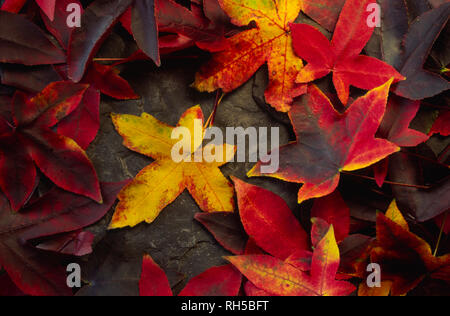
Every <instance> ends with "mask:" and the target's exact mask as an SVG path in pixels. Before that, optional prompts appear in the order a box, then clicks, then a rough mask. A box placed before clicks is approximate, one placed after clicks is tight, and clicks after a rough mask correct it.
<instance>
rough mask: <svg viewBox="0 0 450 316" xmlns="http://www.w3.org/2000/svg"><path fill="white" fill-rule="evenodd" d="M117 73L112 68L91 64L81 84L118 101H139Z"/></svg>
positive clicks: (117, 71)
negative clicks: (86, 84)
mask: <svg viewBox="0 0 450 316" xmlns="http://www.w3.org/2000/svg"><path fill="white" fill-rule="evenodd" d="M119 73H120V72H119V70H117V69H116V68H114V67H112V66H106V65H102V64H99V63H96V62H93V63H92V64H91V66H90V67H89V68H88V70H87V72H86V75H85V76H84V78H83V80H82V81H81V82H82V83H88V84H90V85H91V86H92V87H94V88H96V89H98V90H99V91H100V92H101V93H103V94H106V95H107V96H110V97H112V98H115V99H118V100H132V99H139V96H138V95H137V94H136V93H135V92H134V91H133V88H131V86H130V84H129V83H128V82H127V81H126V80H125V79H123V78H122V77H120V76H119Z"/></svg>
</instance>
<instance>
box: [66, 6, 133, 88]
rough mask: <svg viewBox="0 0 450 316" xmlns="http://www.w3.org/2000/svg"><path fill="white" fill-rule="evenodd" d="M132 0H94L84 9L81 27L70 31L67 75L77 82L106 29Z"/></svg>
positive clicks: (105, 33)
mask: <svg viewBox="0 0 450 316" xmlns="http://www.w3.org/2000/svg"><path fill="white" fill-rule="evenodd" d="M132 2H133V0H96V1H94V2H93V3H92V4H91V5H90V6H89V7H87V9H86V10H85V11H84V14H83V16H82V19H81V27H80V28H76V29H75V30H74V31H73V32H72V36H71V38H70V43H69V54H68V61H67V63H68V66H69V71H68V76H69V78H70V79H72V80H73V81H75V82H79V81H80V80H81V79H82V78H83V75H84V72H85V71H86V68H87V66H88V64H89V63H90V62H91V59H92V57H94V55H95V54H96V53H97V51H98V49H99V48H100V45H101V44H102V43H103V40H104V39H105V38H106V36H107V34H108V31H109V30H111V28H112V27H113V26H114V24H115V23H116V22H117V21H118V19H119V17H120V16H121V15H122V13H124V12H125V10H126V9H127V8H128V7H129V6H130V5H131V3H132Z"/></svg>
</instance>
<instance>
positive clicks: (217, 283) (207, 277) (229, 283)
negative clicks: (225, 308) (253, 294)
mask: <svg viewBox="0 0 450 316" xmlns="http://www.w3.org/2000/svg"><path fill="white" fill-rule="evenodd" d="M241 283H242V274H241V273H239V271H238V270H236V269H235V268H234V267H233V266H232V265H230V264H229V265H226V266H221V267H212V268H210V269H208V270H206V271H205V272H203V273H202V274H200V275H198V276H196V277H194V278H192V279H191V280H190V281H189V283H188V284H187V285H186V287H185V288H184V289H183V290H182V291H181V292H180V294H178V296H237V295H238V294H239V290H240V288H241Z"/></svg>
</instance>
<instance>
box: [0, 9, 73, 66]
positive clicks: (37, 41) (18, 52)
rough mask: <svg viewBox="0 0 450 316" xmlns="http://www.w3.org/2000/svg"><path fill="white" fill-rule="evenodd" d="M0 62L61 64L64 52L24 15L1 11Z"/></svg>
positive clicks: (29, 64)
mask: <svg viewBox="0 0 450 316" xmlns="http://www.w3.org/2000/svg"><path fill="white" fill-rule="evenodd" d="M0 47H1V48H2V49H1V50H0V62H3V63H13V64H23V65H27V66H32V65H46V64H59V63H64V62H65V61H66V57H65V55H64V53H63V52H62V51H61V50H60V49H59V48H57V47H56V46H55V45H53V44H52V42H50V40H48V39H47V37H46V36H45V34H44V33H43V32H42V31H41V30H40V29H39V28H38V27H37V26H36V25H35V24H33V23H32V22H30V21H28V20H27V19H26V18H24V17H23V16H20V15H17V14H14V13H9V12H5V11H0Z"/></svg>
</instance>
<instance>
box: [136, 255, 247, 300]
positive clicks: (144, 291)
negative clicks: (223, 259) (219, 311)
mask: <svg viewBox="0 0 450 316" xmlns="http://www.w3.org/2000/svg"><path fill="white" fill-rule="evenodd" d="M241 283H242V275H241V274H240V273H239V271H237V270H236V269H235V268H234V267H233V266H231V265H226V266H221V267H212V268H210V269H208V270H207V271H205V272H203V273H201V274H200V275H198V276H196V277H194V278H192V279H191V280H190V281H189V282H188V284H187V285H186V286H185V288H184V289H183V290H182V291H181V292H180V294H179V296H203V297H204V296H237V295H238V294H239V290H240V288H241ZM139 292H140V295H141V296H172V295H173V294H172V289H171V288H170V284H169V281H168V280H167V276H166V274H165V273H164V271H163V270H162V269H161V268H160V267H159V266H158V264H156V263H155V261H153V259H152V258H151V257H150V256H148V255H146V256H144V259H143V262H142V274H141V279H140V281H139Z"/></svg>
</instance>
